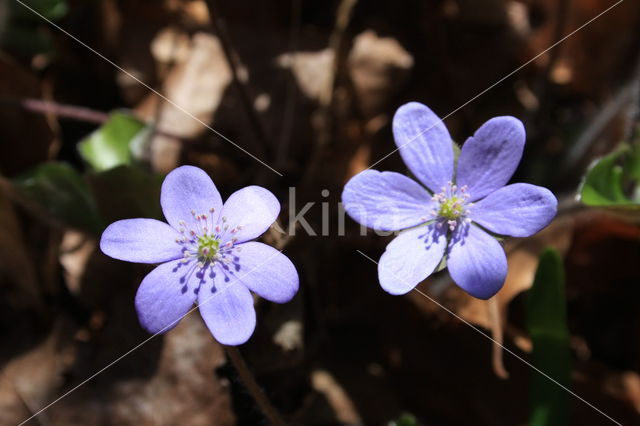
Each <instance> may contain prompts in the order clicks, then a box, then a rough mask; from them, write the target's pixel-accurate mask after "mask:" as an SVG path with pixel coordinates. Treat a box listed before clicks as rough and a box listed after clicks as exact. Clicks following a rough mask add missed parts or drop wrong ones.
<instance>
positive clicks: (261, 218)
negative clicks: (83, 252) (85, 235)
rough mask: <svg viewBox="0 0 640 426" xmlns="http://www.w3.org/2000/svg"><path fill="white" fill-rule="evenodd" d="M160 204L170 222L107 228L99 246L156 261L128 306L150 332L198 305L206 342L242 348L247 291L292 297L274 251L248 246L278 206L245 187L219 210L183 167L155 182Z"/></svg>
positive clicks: (208, 186)
mask: <svg viewBox="0 0 640 426" xmlns="http://www.w3.org/2000/svg"><path fill="white" fill-rule="evenodd" d="M160 204H161V205H162V210H163V212H164V216H165V218H166V219H167V222H168V223H169V224H166V223H164V222H160V221H157V220H153V219H127V220H120V221H117V222H115V223H112V224H111V225H109V227H107V229H106V230H105V231H104V233H103V234H102V239H101V240H100V248H101V249H102V251H103V252H104V253H105V254H107V255H108V256H111V257H113V258H115V259H120V260H126V261H129V262H140V263H161V265H160V266H158V267H157V268H155V269H154V270H153V271H151V272H150V273H149V274H148V275H147V276H146V277H145V278H144V279H143V280H142V284H140V288H138V292H137V294H136V299H135V306H136V310H137V311H138V318H139V319H140V323H141V324H142V326H143V327H144V328H145V329H147V330H148V331H149V332H151V333H159V332H164V331H167V330H169V329H171V328H173V327H174V326H175V325H176V324H177V323H178V321H180V319H182V317H183V316H184V315H185V314H186V313H187V312H188V311H189V310H190V309H191V308H192V306H193V304H194V302H196V301H197V303H198V307H199V309H200V314H201V315H202V318H203V319H204V321H205V323H206V324H207V327H209V330H210V331H211V333H212V334H213V336H214V337H215V338H216V339H217V340H218V341H219V342H220V343H223V344H225V345H239V344H242V343H244V342H246V341H247V340H248V339H249V337H251V334H252V333H253V330H254V328H255V324H256V313H255V310H254V307H253V296H252V295H251V292H250V291H253V292H254V293H256V294H258V295H259V296H261V297H264V298H265V299H267V300H270V301H272V302H277V303H284V302H288V301H289V300H291V298H293V296H294V295H295V294H296V292H297V291H298V273H297V271H296V268H295V267H294V266H293V264H292V263H291V261H290V260H289V259H288V258H287V257H286V256H285V255H283V254H282V253H281V252H280V251H278V250H276V249H274V248H273V247H270V246H268V245H266V244H262V243H259V242H251V241H250V240H252V239H254V238H257V237H259V236H260V235H262V233H264V232H265V231H266V230H267V229H268V228H269V226H271V224H272V223H273V222H274V221H275V220H276V218H277V217H278V214H279V212H280V203H279V202H278V200H277V199H276V198H275V197H274V196H273V194H272V193H271V192H269V191H268V190H266V189H264V188H261V187H259V186H248V187H246V188H243V189H241V190H239V191H237V192H235V193H233V194H232V195H231V196H230V197H229V199H227V202H226V203H224V205H223V204H222V199H221V198H220V193H219V192H218V190H217V189H216V187H215V185H214V184H213V182H212V181H211V179H210V178H209V176H208V175H207V174H206V173H205V172H204V171H202V170H200V169H198V168H196V167H191V166H183V167H179V168H177V169H175V170H173V171H172V172H171V173H169V174H168V175H167V177H166V179H165V180H164V182H163V184H162V193H161V197H160Z"/></svg>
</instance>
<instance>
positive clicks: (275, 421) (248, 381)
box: [224, 346, 285, 426]
mask: <svg viewBox="0 0 640 426" xmlns="http://www.w3.org/2000/svg"><path fill="white" fill-rule="evenodd" d="M224 348H225V350H226V351H227V355H228V356H229V359H231V362H232V363H233V366H234V367H235V368H236V371H237V372H238V374H239V375H240V378H241V379H242V382H243V383H244V385H245V386H246V387H247V390H248V391H249V393H250V394H251V396H253V399H255V401H256V402H257V403H258V405H259V406H260V409H262V412H263V413H264V414H265V416H267V418H268V419H269V422H271V424H272V425H274V426H284V424H285V423H284V421H283V420H282V417H281V416H280V413H278V410H276V408H275V407H274V406H273V405H272V404H271V401H269V398H267V395H265V393H264V391H263V390H262V389H261V388H260V386H258V383H257V382H256V379H255V378H254V377H253V374H252V373H251V371H250V370H249V367H247V363H246V362H245V361H244V358H243V357H242V354H241V353H240V351H239V350H238V348H236V347H235V346H225V347H224Z"/></svg>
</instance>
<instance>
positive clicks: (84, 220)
mask: <svg viewBox="0 0 640 426" xmlns="http://www.w3.org/2000/svg"><path fill="white" fill-rule="evenodd" d="M14 182H15V184H16V188H17V190H18V193H19V195H21V196H22V197H23V198H25V199H26V200H27V201H28V202H31V203H33V204H34V205H35V206H37V207H38V208H39V209H41V210H43V211H44V212H46V213H47V214H48V215H50V216H51V217H52V218H53V219H54V220H56V221H58V222H60V223H62V224H63V225H66V226H69V227H72V228H77V229H81V230H84V231H88V232H91V233H98V232H100V231H101V230H102V227H103V226H102V221H101V219H100V217H99V216H98V214H97V210H96V207H95V202H94V200H93V197H92V196H91V193H90V192H89V188H88V186H87V184H86V182H85V181H84V180H83V178H82V176H81V175H80V174H79V173H78V172H77V171H76V170H75V169H73V168H72V167H71V166H69V165H67V164H64V163H46V164H43V165H41V166H39V167H37V168H36V169H34V170H32V171H31V172H29V173H27V174H25V175H23V176H21V177H19V178H17V179H15V180H14Z"/></svg>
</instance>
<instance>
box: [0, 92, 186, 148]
mask: <svg viewBox="0 0 640 426" xmlns="http://www.w3.org/2000/svg"><path fill="white" fill-rule="evenodd" d="M2 105H6V106H12V107H13V106H18V107H20V108H22V109H24V110H26V111H29V112H33V113H35V114H44V115H47V114H51V115H54V116H56V117H58V118H68V119H71V120H77V121H83V122H85V123H94V124H104V123H106V122H107V121H109V114H108V113H106V112H102V111H96V110H94V109H90V108H85V107H80V106H76V105H67V104H60V103H57V102H51V101H43V100H40V99H33V98H14V97H8V96H0V106H2ZM153 134H157V135H162V136H166V137H169V138H174V139H177V140H179V141H181V142H184V143H186V142H187V141H186V140H184V138H182V137H181V136H177V135H174V134H172V133H169V132H165V131H163V130H159V129H153Z"/></svg>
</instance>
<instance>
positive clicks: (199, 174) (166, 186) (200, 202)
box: [160, 166, 222, 230]
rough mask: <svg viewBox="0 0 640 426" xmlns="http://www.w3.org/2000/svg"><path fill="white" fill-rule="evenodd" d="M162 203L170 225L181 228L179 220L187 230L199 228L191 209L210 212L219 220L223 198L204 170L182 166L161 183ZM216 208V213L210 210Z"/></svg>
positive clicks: (208, 213)
mask: <svg viewBox="0 0 640 426" xmlns="http://www.w3.org/2000/svg"><path fill="white" fill-rule="evenodd" d="M160 204H161V205H162V211H163V212H164V216H165V218H166V219H167V222H169V225H171V226H173V227H174V228H175V229H180V228H181V226H180V221H182V220H183V221H184V222H185V223H186V224H187V229H188V230H191V229H194V230H195V229H198V228H197V223H196V220H195V219H194V217H193V214H192V213H191V212H192V211H193V212H195V213H197V214H207V215H210V216H211V217H212V218H213V219H214V220H213V221H212V223H216V222H217V220H218V215H219V214H220V209H221V208H222V198H220V193H219V192H218V190H217V189H216V186H215V185H214V183H213V181H212V180H211V178H210V177H209V175H207V174H206V173H205V172H204V170H202V169H199V168H197V167H193V166H182V167H178V168H177V169H175V170H173V171H171V173H169V174H168V175H167V177H166V178H165V180H164V182H163V183H162V192H161V194H160ZM212 208H213V209H215V211H214V212H213V213H211V212H210V210H211V209H212Z"/></svg>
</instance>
